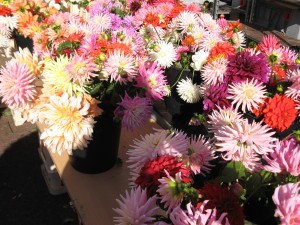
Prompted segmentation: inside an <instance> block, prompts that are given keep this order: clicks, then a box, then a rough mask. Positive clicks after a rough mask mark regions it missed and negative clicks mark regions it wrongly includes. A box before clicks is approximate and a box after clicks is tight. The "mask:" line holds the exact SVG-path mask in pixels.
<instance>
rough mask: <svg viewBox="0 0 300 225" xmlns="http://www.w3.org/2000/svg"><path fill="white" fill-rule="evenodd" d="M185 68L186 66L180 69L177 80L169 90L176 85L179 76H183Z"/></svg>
mask: <svg viewBox="0 0 300 225" xmlns="http://www.w3.org/2000/svg"><path fill="white" fill-rule="evenodd" d="M186 67H187V65H185V66H184V67H183V68H182V70H181V71H180V74H179V76H178V78H177V80H176V81H175V83H174V84H173V85H172V86H171V87H170V89H172V88H173V87H174V86H176V84H177V83H178V81H179V80H180V78H181V76H182V74H183V71H184V70H185V68H186Z"/></svg>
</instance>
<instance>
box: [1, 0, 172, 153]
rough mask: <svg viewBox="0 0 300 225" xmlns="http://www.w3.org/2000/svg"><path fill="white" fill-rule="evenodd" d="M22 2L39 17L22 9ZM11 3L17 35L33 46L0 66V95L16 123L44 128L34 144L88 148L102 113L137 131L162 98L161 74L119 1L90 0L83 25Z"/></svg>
mask: <svg viewBox="0 0 300 225" xmlns="http://www.w3.org/2000/svg"><path fill="white" fill-rule="evenodd" d="M27 4H29V5H30V6H32V5H34V4H36V5H34V9H37V8H38V9H39V10H38V12H39V13H40V14H38V15H37V14H32V13H31V10H30V8H29V9H28V12H27V11H26V10H27V8H28V7H27ZM39 4H42V5H39ZM9 6H10V7H11V8H17V9H19V11H21V12H22V14H21V13H20V14H21V15H19V14H18V17H17V18H18V31H19V32H20V33H22V34H23V35H24V36H25V37H30V38H32V40H33V45H34V46H33V53H31V52H30V51H29V50H28V49H27V48H24V49H21V48H20V49H19V51H17V52H15V53H14V57H13V59H11V60H10V61H8V62H7V63H6V65H5V66H4V67H2V68H1V71H0V73H1V76H0V96H1V97H2V100H3V102H4V103H5V104H6V105H7V106H8V107H9V108H10V109H11V111H12V114H13V117H14V119H15V122H16V125H21V124H23V123H24V122H31V123H41V124H44V125H45V129H44V130H43V131H42V133H41V135H40V139H41V140H42V141H43V143H44V145H45V146H46V147H47V148H48V149H49V150H51V151H53V152H58V153H59V154H61V153H62V152H63V151H67V152H69V153H70V152H71V151H72V150H76V149H84V148H86V147H87V145H88V143H89V141H90V140H91V139H92V134H93V126H94V124H95V118H96V117H97V116H100V115H102V114H109V115H112V116H113V117H114V119H115V120H121V121H122V126H123V127H125V128H127V129H129V130H134V129H136V128H138V127H140V126H143V125H144V124H145V123H146V122H147V121H148V120H149V118H150V116H151V111H152V104H153V101H154V100H160V99H162V98H163V97H164V95H166V94H167V83H166V80H165V77H164V75H163V72H164V70H163V68H162V67H161V66H160V65H159V64H157V63H156V62H153V61H151V60H150V59H149V56H148V54H147V51H146V48H145V44H144V41H143V37H142V36H141V34H140V33H139V32H138V31H137V27H136V25H135V24H134V22H133V17H132V16H131V11H130V9H129V8H128V7H127V6H126V4H125V3H124V2H121V1H114V2H111V1H99V2H96V1H95V2H91V3H90V4H89V8H88V18H86V20H84V18H82V17H80V16H78V15H76V14H72V13H70V12H63V11H59V10H56V9H55V8H53V7H52V6H50V5H47V4H46V3H45V2H40V1H37V2H35V1H32V2H31V1H30V2H27V1H25V2H23V1H12V2H11V3H10V5H9ZM17 6H18V7H17ZM21 9H22V10H21ZM42 9H43V10H42ZM52 10H53V11H52ZM19 11H18V12H19ZM54 11H55V13H52V12H54ZM46 12H47V13H46ZM50 12H51V13H50ZM24 14H26V15H27V14H28V16H24ZM29 15H30V16H29ZM40 15H43V16H44V17H43V19H39V16H40Z"/></svg>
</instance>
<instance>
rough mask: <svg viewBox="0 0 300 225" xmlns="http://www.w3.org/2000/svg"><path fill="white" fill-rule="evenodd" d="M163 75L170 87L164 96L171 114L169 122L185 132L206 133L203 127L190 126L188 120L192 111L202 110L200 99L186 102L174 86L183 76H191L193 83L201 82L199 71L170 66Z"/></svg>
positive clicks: (192, 113) (200, 111)
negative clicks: (168, 92) (167, 94)
mask: <svg viewBox="0 0 300 225" xmlns="http://www.w3.org/2000/svg"><path fill="white" fill-rule="evenodd" d="M165 75H166V77H167V81H168V83H169V85H170V86H171V87H172V88H171V94H170V95H169V96H166V97H165V98H164V102H165V106H166V110H167V112H168V113H169V114H170V115H171V117H172V119H171V124H172V126H173V127H174V128H177V129H181V130H184V131H185V132H187V134H189V135H192V134H200V133H202V134H207V132H206V129H205V128H204V127H202V128H201V127H199V126H190V125H189V121H190V119H191V118H192V116H193V115H194V113H202V112H203V103H202V101H201V100H200V101H199V102H197V103H187V102H185V101H184V100H183V99H182V98H181V97H180V96H179V94H178V92H177V90H176V87H177V84H178V81H180V80H181V79H184V78H192V77H193V80H194V82H195V83H197V84H200V83H201V76H200V73H199V71H194V74H193V71H192V70H190V69H184V70H182V69H181V68H178V67H175V66H172V67H169V68H167V69H166V71H165Z"/></svg>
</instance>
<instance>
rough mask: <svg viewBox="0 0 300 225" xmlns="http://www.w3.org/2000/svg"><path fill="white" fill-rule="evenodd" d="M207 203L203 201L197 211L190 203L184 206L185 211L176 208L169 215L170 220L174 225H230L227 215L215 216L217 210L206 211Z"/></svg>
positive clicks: (178, 207)
mask: <svg viewBox="0 0 300 225" xmlns="http://www.w3.org/2000/svg"><path fill="white" fill-rule="evenodd" d="M207 203H208V201H204V202H203V204H202V205H201V206H200V207H199V209H197V208H195V207H194V206H193V205H192V204H191V203H190V202H189V203H188V204H187V205H186V210H183V209H182V208H181V207H180V206H177V207H176V208H175V209H174V210H173V211H172V212H171V214H170V219H171V221H172V223H173V224H174V225H196V224H197V225H205V224H211V225H221V224H223V225H230V223H229V221H228V218H227V217H226V215H227V213H222V214H221V215H219V216H217V210H216V208H214V209H206V205H207Z"/></svg>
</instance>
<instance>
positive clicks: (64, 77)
mask: <svg viewBox="0 0 300 225" xmlns="http://www.w3.org/2000/svg"><path fill="white" fill-rule="evenodd" d="M69 63H70V60H69V58H68V57H67V56H63V55H60V56H59V57H57V58H56V59H49V60H46V61H45V67H44V71H43V79H42V80H43V83H44V86H48V87H49V89H50V90H52V91H53V92H55V91H61V90H63V91H64V92H66V93H68V94H69V95H72V94H73V93H79V92H81V93H82V92H84V89H83V87H81V86H80V85H79V84H76V83H73V82H72V81H71V80H70V79H69V75H68V73H67V71H66V66H67V65H68V64H69Z"/></svg>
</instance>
